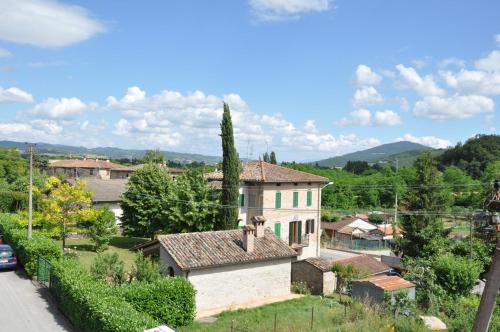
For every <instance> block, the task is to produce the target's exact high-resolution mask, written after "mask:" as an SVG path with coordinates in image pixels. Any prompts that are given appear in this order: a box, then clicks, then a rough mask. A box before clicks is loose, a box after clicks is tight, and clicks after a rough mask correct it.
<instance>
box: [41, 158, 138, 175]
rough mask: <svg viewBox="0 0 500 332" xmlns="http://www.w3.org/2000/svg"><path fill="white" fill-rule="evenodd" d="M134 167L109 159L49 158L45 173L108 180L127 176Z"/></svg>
mask: <svg viewBox="0 0 500 332" xmlns="http://www.w3.org/2000/svg"><path fill="white" fill-rule="evenodd" d="M133 172H135V169H132V168H127V167H126V166H123V165H119V164H115V163H112V162H110V161H109V160H99V159H86V158H84V159H67V160H49V164H48V166H47V173H48V174H49V175H55V174H59V173H62V174H65V175H66V176H67V177H68V178H76V179H78V178H97V179H103V180H109V179H112V178H127V177H128V176H129V175H130V174H131V173H133Z"/></svg>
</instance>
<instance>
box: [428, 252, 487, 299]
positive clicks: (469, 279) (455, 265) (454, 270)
mask: <svg viewBox="0 0 500 332" xmlns="http://www.w3.org/2000/svg"><path fill="white" fill-rule="evenodd" d="M431 267H432V268H433V270H434V272H435V274H436V282H437V283H438V284H439V285H440V286H441V287H443V289H444V290H445V291H446V292H447V293H448V294H449V295H451V296H458V295H467V294H469V293H470V291H471V290H472V287H474V283H475V282H476V280H477V278H478V277H479V273H480V271H481V267H480V264H479V263H477V262H476V261H471V260H469V259H467V258H465V257H461V256H454V255H450V254H446V255H441V256H437V257H435V258H434V259H432V260H431Z"/></svg>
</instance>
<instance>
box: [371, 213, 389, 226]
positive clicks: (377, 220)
mask: <svg viewBox="0 0 500 332" xmlns="http://www.w3.org/2000/svg"><path fill="white" fill-rule="evenodd" d="M384 220H385V219H384V216H383V215H381V214H376V213H372V214H370V215H369V216H368V221H369V222H371V223H374V224H377V225H379V224H381V223H383V222H384Z"/></svg>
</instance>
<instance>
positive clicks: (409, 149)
mask: <svg viewBox="0 0 500 332" xmlns="http://www.w3.org/2000/svg"><path fill="white" fill-rule="evenodd" d="M424 150H433V151H436V152H433V154H436V155H437V154H439V153H440V152H439V151H440V150H434V149H432V148H430V147H428V146H425V145H422V144H418V143H413V142H407V141H402V142H395V143H388V144H383V145H379V146H376V147H374V148H370V149H367V150H362V151H357V152H353V153H348V154H345V155H343V156H338V157H332V158H328V159H323V160H319V161H317V162H313V163H312V164H316V163H317V164H318V165H319V166H322V167H344V166H345V164H346V163H347V162H348V161H349V160H351V161H356V160H364V161H367V162H369V163H394V162H395V160H396V159H397V160H398V162H399V165H400V166H406V165H411V164H413V162H414V161H415V160H416V159H417V157H418V155H419V154H420V153H421V152H422V151H424Z"/></svg>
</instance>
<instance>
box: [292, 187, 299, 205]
mask: <svg viewBox="0 0 500 332" xmlns="http://www.w3.org/2000/svg"><path fill="white" fill-rule="evenodd" d="M293 207H294V208H298V207H299V192H298V191H294V192H293Z"/></svg>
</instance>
